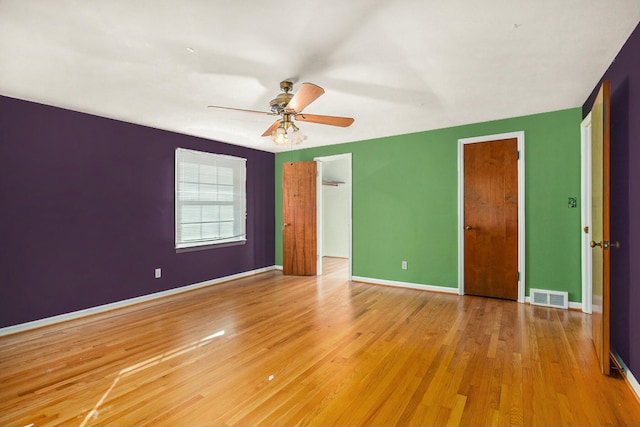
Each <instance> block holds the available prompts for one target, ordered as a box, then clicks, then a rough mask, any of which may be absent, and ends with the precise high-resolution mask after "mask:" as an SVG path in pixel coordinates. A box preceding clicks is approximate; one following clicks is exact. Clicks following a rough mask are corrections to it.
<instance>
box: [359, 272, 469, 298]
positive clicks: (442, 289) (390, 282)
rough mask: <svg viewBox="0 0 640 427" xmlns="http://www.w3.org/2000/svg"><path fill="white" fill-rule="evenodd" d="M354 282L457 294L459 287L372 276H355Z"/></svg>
mask: <svg viewBox="0 0 640 427" xmlns="http://www.w3.org/2000/svg"><path fill="white" fill-rule="evenodd" d="M351 280H352V281H354V282H364V283H371V284H373V285H384V286H395V287H398V288H408V289H418V290H421V291H432V292H445V293H447V294H457V293H458V289H456V288H447V287H445V286H434V285H422V284H420V283H408V282H397V281H395V280H384V279H373V278H371V277H360V276H353V277H352V278H351Z"/></svg>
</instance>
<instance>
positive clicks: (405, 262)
mask: <svg viewBox="0 0 640 427" xmlns="http://www.w3.org/2000/svg"><path fill="white" fill-rule="evenodd" d="M407 268H408V266H407V261H402V269H403V270H406V269H407Z"/></svg>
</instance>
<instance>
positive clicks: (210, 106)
mask: <svg viewBox="0 0 640 427" xmlns="http://www.w3.org/2000/svg"><path fill="white" fill-rule="evenodd" d="M207 107H209V108H218V109H220V110H232V111H242V112H244V113H253V114H263V115H266V116H275V115H276V114H275V113H272V112H269V111H257V110H245V109H244V108H233V107H220V106H218V105H207Z"/></svg>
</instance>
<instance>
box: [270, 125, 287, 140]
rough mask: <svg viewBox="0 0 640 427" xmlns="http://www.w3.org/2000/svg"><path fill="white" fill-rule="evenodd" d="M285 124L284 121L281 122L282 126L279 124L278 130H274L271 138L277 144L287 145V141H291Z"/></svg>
mask: <svg viewBox="0 0 640 427" xmlns="http://www.w3.org/2000/svg"><path fill="white" fill-rule="evenodd" d="M283 125H284V123H281V124H280V126H278V127H277V128H276V130H274V131H273V133H272V134H271V139H272V140H273V142H275V143H276V144H277V145H287V143H288V142H289V138H288V136H287V131H286V129H285V128H284V126H283Z"/></svg>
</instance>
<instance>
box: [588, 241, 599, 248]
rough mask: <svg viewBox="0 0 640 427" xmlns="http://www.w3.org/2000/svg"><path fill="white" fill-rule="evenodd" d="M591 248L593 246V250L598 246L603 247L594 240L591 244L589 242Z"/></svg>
mask: <svg viewBox="0 0 640 427" xmlns="http://www.w3.org/2000/svg"><path fill="white" fill-rule="evenodd" d="M589 246H591V247H592V248H595V247H596V246H600V247H602V242H598V243H596V242H595V240H592V241H591V242H589Z"/></svg>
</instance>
